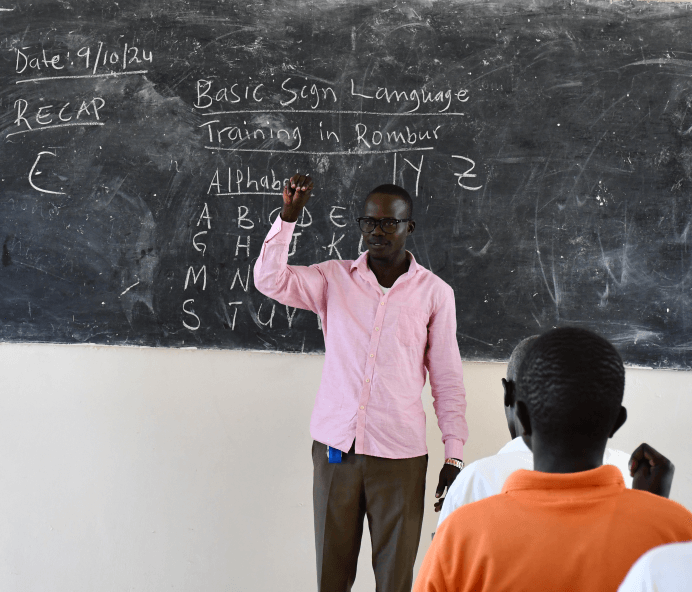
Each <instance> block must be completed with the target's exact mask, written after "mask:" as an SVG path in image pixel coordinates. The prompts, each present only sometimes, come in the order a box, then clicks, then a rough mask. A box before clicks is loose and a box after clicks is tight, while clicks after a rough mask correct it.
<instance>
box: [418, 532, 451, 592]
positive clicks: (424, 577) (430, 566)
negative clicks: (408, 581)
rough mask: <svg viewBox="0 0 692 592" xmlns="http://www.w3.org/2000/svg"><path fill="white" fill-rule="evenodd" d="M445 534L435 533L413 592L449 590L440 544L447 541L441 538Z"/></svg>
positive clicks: (443, 591) (442, 591)
mask: <svg viewBox="0 0 692 592" xmlns="http://www.w3.org/2000/svg"><path fill="white" fill-rule="evenodd" d="M443 534H444V533H441V532H439V531H438V532H437V534H435V538H433V541H432V543H431V544H430V547H429V548H428V552H427V553H426V554H425V557H424V558H423V563H421V566H420V569H419V570H418V577H416V582H415V584H414V585H413V590H412V592H447V590H448V587H447V582H446V579H445V569H444V566H443V565H442V560H441V558H440V552H439V547H440V544H444V543H445V542H446V541H442V540H441V539H442V535H443Z"/></svg>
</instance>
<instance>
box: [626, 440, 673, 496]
mask: <svg viewBox="0 0 692 592" xmlns="http://www.w3.org/2000/svg"><path fill="white" fill-rule="evenodd" d="M673 473H675V465H673V463H672V462H670V461H669V460H668V459H667V458H666V457H665V456H663V455H662V454H661V453H660V452H658V451H657V450H654V449H653V448H652V447H651V446H649V445H648V444H640V445H639V446H638V447H637V449H636V450H635V451H634V452H633V453H632V456H631V457H630V474H631V475H632V477H633V480H632V489H640V490H642V491H648V492H649V493H655V494H656V495H660V496H661V497H668V496H669V495H670V488H671V486H672V485H673Z"/></svg>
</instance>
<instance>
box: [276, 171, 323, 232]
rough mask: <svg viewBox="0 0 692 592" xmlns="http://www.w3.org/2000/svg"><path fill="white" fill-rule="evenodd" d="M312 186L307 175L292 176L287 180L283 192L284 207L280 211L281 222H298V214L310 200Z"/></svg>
mask: <svg viewBox="0 0 692 592" xmlns="http://www.w3.org/2000/svg"><path fill="white" fill-rule="evenodd" d="M314 186H315V184H314V183H313V181H312V179H311V178H310V177H308V176H307V175H293V176H292V177H291V178H290V179H289V180H288V183H286V187H284V192H283V200H284V207H283V210H281V219H282V220H284V221H286V222H295V221H296V220H298V216H300V212H301V211H302V209H303V207H305V204H306V203H308V200H309V199H310V194H311V193H312V188H313V187H314Z"/></svg>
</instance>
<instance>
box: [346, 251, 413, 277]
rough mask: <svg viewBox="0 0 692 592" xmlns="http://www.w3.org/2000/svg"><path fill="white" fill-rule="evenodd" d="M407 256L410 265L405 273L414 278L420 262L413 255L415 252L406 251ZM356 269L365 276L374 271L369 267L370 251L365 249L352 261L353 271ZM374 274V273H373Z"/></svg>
mask: <svg viewBox="0 0 692 592" xmlns="http://www.w3.org/2000/svg"><path fill="white" fill-rule="evenodd" d="M406 257H407V258H408V260H409V262H410V263H409V266H408V271H407V272H406V273H405V274H404V275H405V276H408V277H409V278H412V277H413V276H414V275H416V271H418V267H419V265H418V263H417V262H416V258H415V257H414V256H413V253H411V251H406ZM354 269H357V270H358V271H359V272H360V275H362V276H363V277H365V276H366V275H367V274H368V273H372V272H371V271H370V268H369V267H368V252H367V251H365V253H363V254H362V255H361V256H360V257H358V259H356V260H355V261H354V262H353V263H351V271H353V270H354ZM373 275H374V274H373Z"/></svg>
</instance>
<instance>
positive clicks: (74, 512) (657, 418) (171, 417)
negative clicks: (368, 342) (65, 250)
mask: <svg viewBox="0 0 692 592" xmlns="http://www.w3.org/2000/svg"><path fill="white" fill-rule="evenodd" d="M0 359H1V360H2V365H1V368H2V374H1V376H2V378H1V380H0V590H7V591H11V592H15V591H16V592H23V591H32V592H34V591H36V590H41V591H42V592H44V591H45V592H48V591H56V592H80V591H84V592H87V591H88V592H93V591H94V590H98V591H99V592H108V591H114V592H115V591H118V592H121V591H123V590H138V591H142V590H146V591H148V590H156V591H158V590H204V591H205V592H216V591H219V592H221V591H224V592H228V591H231V592H235V591H241V590H247V591H251V592H265V591H266V592H276V591H277V590H281V591H282V592H289V591H296V592H298V591H300V592H305V591H309V590H314V589H315V588H316V585H315V575H314V573H315V572H314V548H313V527H312V490H311V483H312V463H311V457H310V445H311V439H310V435H309V433H308V422H309V418H310V411H311V408H312V403H313V400H314V394H315V392H316V390H317V385H318V382H319V377H320V371H321V368H322V361H323V358H322V357H321V356H302V355H287V354H260V353H240V352H228V351H208V350H207V351H191V350H170V349H138V348H121V347H108V348H106V347H83V346H54V345H13V344H2V345H0ZM465 372H466V387H467V390H468V402H469V405H468V420H469V426H470V432H471V436H470V440H469V443H468V446H467V449H466V460H467V461H472V460H474V459H476V458H479V457H481V456H486V455H489V454H492V453H494V452H495V451H496V450H497V449H498V448H499V447H500V446H501V445H502V444H503V443H504V442H506V441H507V439H508V432H507V429H506V426H505V423H504V414H503V411H502V394H501V393H502V389H501V386H500V378H501V377H502V376H503V375H504V372H505V366H504V365H503V364H478V363H468V364H466V365H465ZM424 400H425V402H426V411H427V412H428V418H429V421H428V426H429V433H428V445H429V448H430V458H431V462H430V472H429V474H428V491H427V499H426V512H427V514H426V518H425V523H424V526H423V536H422V542H421V548H420V551H419V558H418V562H419V563H420V560H421V558H422V557H423V555H424V553H425V550H426V549H427V547H428V545H429V541H430V533H431V532H432V531H433V530H434V529H435V525H436V515H435V513H434V512H433V511H432V508H433V503H434V501H435V499H434V490H435V486H436V484H437V474H438V472H439V469H440V466H441V462H442V460H443V447H442V444H441V442H440V441H439V431H438V429H437V425H436V423H435V421H434V413H433V411H432V405H431V398H430V394H429V391H427V390H426V392H425V393H424ZM625 404H626V405H627V406H628V408H629V410H630V419H629V421H628V423H627V424H626V425H625V427H624V428H623V429H622V430H621V433H620V434H618V435H617V437H616V438H615V442H614V445H616V446H617V447H620V448H621V449H623V450H627V451H630V450H632V449H633V448H634V447H635V446H636V445H638V444H639V443H640V442H641V441H642V440H646V441H648V442H650V443H651V444H653V445H654V446H655V447H657V448H659V449H660V450H661V451H662V452H664V453H665V454H667V455H668V456H669V457H670V458H671V459H672V460H673V461H674V462H675V464H676V465H677V467H678V468H677V473H676V477H675V482H674V486H673V494H672V497H673V498H674V499H677V500H678V501H681V502H682V503H684V504H686V505H687V507H688V508H692V435H691V434H690V417H692V374H689V373H683V372H662V371H645V370H628V372H627V392H626V400H625ZM367 538H368V536H367V529H366V536H365V540H364V543H363V550H362V553H361V563H360V567H359V576H358V579H357V582H356V586H355V590H357V591H358V592H364V591H365V590H369V591H372V590H373V589H374V579H373V576H372V569H371V567H370V559H369V552H370V546H369V542H368V540H367Z"/></svg>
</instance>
